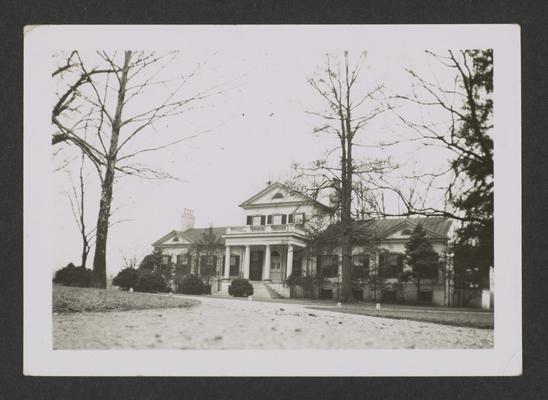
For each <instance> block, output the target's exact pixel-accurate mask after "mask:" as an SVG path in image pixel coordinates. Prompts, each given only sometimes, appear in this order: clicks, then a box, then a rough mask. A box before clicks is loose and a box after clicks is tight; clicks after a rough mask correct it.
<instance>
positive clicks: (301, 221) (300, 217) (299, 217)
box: [293, 213, 304, 225]
mask: <svg viewBox="0 0 548 400" xmlns="http://www.w3.org/2000/svg"><path fill="white" fill-rule="evenodd" d="M293 223H295V224H297V225H299V224H304V213H299V214H295V216H294V217H293Z"/></svg>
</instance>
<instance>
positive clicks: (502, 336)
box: [23, 25, 522, 376]
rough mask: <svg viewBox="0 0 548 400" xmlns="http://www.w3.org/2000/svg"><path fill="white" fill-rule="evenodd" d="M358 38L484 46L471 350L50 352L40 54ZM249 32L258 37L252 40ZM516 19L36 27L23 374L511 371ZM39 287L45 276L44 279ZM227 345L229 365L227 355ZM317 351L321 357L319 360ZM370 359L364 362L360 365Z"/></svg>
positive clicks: (27, 104) (517, 350)
mask: <svg viewBox="0 0 548 400" xmlns="http://www.w3.org/2000/svg"><path fill="white" fill-rule="evenodd" d="M234 30H236V31H238V30H239V31H240V33H242V32H245V33H246V34H250V33H251V32H253V33H254V34H257V35H258V36H259V35H267V34H270V35H292V36H293V37H296V36H297V35H302V34H305V35H317V34H321V35H326V34H329V35H331V36H333V35H339V36H340V38H341V40H342V39H344V40H352V38H355V37H357V36H358V35H374V36H375V37H377V38H380V37H382V38H383V39H382V44H383V45H384V46H395V47H399V46H415V47H417V46H418V45H420V47H421V49H428V48H436V49H439V48H467V49H472V48H492V49H493V50H494V117H495V129H496V137H495V138H494V147H495V150H494V159H495V172H494V176H495V264H496V269H495V287H496V291H495V298H496V300H495V303H496V307H495V311H494V313H495V330H494V343H495V344H494V348H493V349H482V350H276V351H272V350H93V351H88V350H53V349H52V314H51V310H52V308H51V285H50V284H49V282H51V269H50V265H52V263H51V260H52V254H51V252H52V249H53V248H54V246H53V244H54V243H55V238H53V237H51V233H50V228H49V227H50V226H51V223H52V215H51V210H52V209H53V207H52V199H51V196H50V192H51V190H50V188H51V173H50V171H51V168H50V167H51V143H50V136H49V135H48V134H47V132H49V131H50V124H51V114H50V110H49V105H50V104H51V100H52V96H53V90H52V82H51V68H50V67H51V54H52V51H53V50H58V49H111V48H112V49H115V48H117V49H125V48H139V49H155V50H161V49H163V48H169V49H172V48H176V47H177V46H176V41H175V40H174V39H173V38H174V37H177V35H180V34H188V33H190V32H200V34H208V35H209V34H211V35H216V34H222V33H224V32H233V31H234ZM258 40H259V39H258ZM520 66H521V60H520V27H519V26H518V25H238V26H229V25H226V26H223V25H191V26H160V25H148V26H147V25H126V26H121V25H104V26H101V25H70V26H69V25H66V26H55V25H44V26H29V27H26V28H25V39H24V349H23V354H24V371H23V372H24V374H25V375H45V376H57V375H63V376H136V375H139V376H143V375H147V376H503V375H520V374H521V372H522V316H521V304H522V300H521V298H522V296H521V260H522V258H521V111H520V110H521V80H520V76H521V69H520V68H521V67H520ZM46 282H47V283H48V284H45V283H46ZM235 354H237V357H238V360H239V362H238V363H234V362H233V360H234V359H235ZM325 357H329V360H330V362H329V363H325V362H324V360H325ZM371 360H374V362H372V361H371Z"/></svg>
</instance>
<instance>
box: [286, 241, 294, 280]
mask: <svg viewBox="0 0 548 400" xmlns="http://www.w3.org/2000/svg"><path fill="white" fill-rule="evenodd" d="M292 273H293V245H292V244H288V245H287V272H286V278H289V277H290V276H291V274H292Z"/></svg>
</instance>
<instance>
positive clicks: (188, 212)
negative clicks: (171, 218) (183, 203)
mask: <svg viewBox="0 0 548 400" xmlns="http://www.w3.org/2000/svg"><path fill="white" fill-rule="evenodd" d="M195 220H196V218H194V210H192V209H190V208H185V210H184V212H183V215H182V216H181V231H186V230H187V229H192V228H194V221H195Z"/></svg>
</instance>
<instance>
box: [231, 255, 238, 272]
mask: <svg viewBox="0 0 548 400" xmlns="http://www.w3.org/2000/svg"><path fill="white" fill-rule="evenodd" d="M239 273H240V256H230V276H238V274H239Z"/></svg>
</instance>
